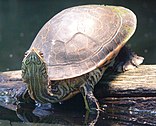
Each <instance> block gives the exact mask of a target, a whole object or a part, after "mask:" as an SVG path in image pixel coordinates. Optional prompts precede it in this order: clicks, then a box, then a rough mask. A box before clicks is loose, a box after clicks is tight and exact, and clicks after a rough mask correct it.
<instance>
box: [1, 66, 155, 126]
mask: <svg viewBox="0 0 156 126" xmlns="http://www.w3.org/2000/svg"><path fill="white" fill-rule="evenodd" d="M21 86H25V83H23V82H22V79H21V71H20V70H18V71H8V72H1V73H0V105H2V106H5V107H7V108H9V109H12V110H16V108H15V107H12V106H13V103H14V102H15V101H16V99H15V95H16V93H17V92H18V91H19V90H20V87H21ZM94 94H95V96H96V97H97V98H98V99H99V102H100V105H101V108H103V109H104V115H103V116H106V115H107V117H105V118H111V119H117V120H120V121H122V122H123V123H125V124H126V123H128V124H134V123H136V124H145V125H146V124H148V125H156V65H141V66H139V67H138V68H136V69H133V70H129V71H126V72H124V73H113V72H112V71H111V70H110V69H108V70H107V72H106V73H105V74H104V75H103V78H102V79H101V81H100V82H99V84H98V85H96V88H95V92H94ZM3 96H8V97H9V98H7V99H5V98H6V97H5V98H3ZM8 99H9V100H8ZM10 99H11V100H10ZM6 103H7V104H6ZM8 105H10V106H8ZM68 105H69V104H68Z"/></svg>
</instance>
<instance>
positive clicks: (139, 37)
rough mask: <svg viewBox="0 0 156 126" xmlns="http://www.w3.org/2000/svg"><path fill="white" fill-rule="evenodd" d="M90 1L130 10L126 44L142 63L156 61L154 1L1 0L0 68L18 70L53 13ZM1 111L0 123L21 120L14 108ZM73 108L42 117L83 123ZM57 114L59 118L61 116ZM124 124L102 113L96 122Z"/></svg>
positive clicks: (80, 115)
mask: <svg viewBox="0 0 156 126" xmlns="http://www.w3.org/2000/svg"><path fill="white" fill-rule="evenodd" d="M90 3H92V4H105V5H121V6H125V7H127V8H130V9H131V10H133V12H134V13H135V14H136V15H137V18H138V26H137V30H136V32H135V34H134V35H133V37H132V38H131V40H130V41H129V43H128V45H129V46H131V48H132V49H133V50H134V51H135V52H137V53H138V54H140V55H142V56H144V58H145V61H144V64H155V63H156V50H155V47H156V42H155V41H156V37H155V34H156V8H155V1H154V0H150V1H147V0H137V1H136V0H131V1H125V0H118V1H116V0H96V1H95V0H85V1H84V0H75V1H71V0H69V1H61V0H53V1H50V0H44V1H43V0H31V1H28V0H27V1H25V0H20V1H17V0H1V1H0V55H1V58H0V71H6V70H16V69H20V67H21V61H22V58H23V55H24V52H25V51H26V50H27V49H28V48H29V47H30V45H31V43H32V41H33V39H34V37H35V36H36V34H37V33H38V31H39V30H40V28H41V27H42V26H43V25H44V24H45V23H46V22H47V21H48V20H49V19H50V18H51V17H52V16H54V15H55V14H56V13H58V12H59V11H61V10H62V9H65V8H67V7H71V6H75V5H82V4H90ZM5 100H6V99H5ZM80 105H81V104H80ZM66 106H68V105H66ZM81 106H82V105H81ZM75 107H77V108H78V106H76V105H75ZM77 108H76V109H77ZM0 110H1V111H0V115H3V116H0V125H1V124H10V123H11V124H14V125H15V124H17V123H16V122H21V119H19V117H18V116H17V114H16V112H15V111H11V110H8V109H4V108H0ZM81 110H83V109H80V111H81ZM135 110H136V109H135ZM72 111H73V112H71V111H66V112H63V110H62V111H61V112H60V111H57V110H56V112H55V115H56V113H57V115H58V116H57V117H56V116H52V115H53V113H51V116H52V117H51V118H50V119H49V118H48V117H44V118H43V120H53V119H52V118H53V117H55V118H56V119H55V121H58V120H61V121H62V123H67V122H70V121H71V120H72V121H73V120H74V121H75V122H72V123H71V125H72V124H77V125H82V124H83V123H84V120H85V119H84V116H83V115H84V113H79V112H77V111H75V109H73V110H72ZM137 112H138V111H137ZM67 113H68V115H67ZM29 114H31V113H29ZM32 116H34V115H32ZM60 117H62V118H61V119H60ZM66 117H67V119H66ZM45 118H46V119H45ZM64 120H65V121H64ZM67 120H68V121H67ZM69 120H70V121H69ZM40 121H41V120H40ZM61 121H60V122H61ZM45 122H46V121H45ZM58 122H59V121H58ZM62 123H61V124H62ZM124 123H125V122H122V121H120V120H118V121H114V120H112V119H111V120H110V119H107V117H105V116H100V117H99V120H98V122H97V125H98V124H105V125H119V124H124ZM58 124H60V123H58ZM61 124H60V125H61ZM69 124H70V123H69Z"/></svg>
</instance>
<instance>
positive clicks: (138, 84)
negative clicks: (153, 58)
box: [95, 65, 156, 97]
mask: <svg viewBox="0 0 156 126" xmlns="http://www.w3.org/2000/svg"><path fill="white" fill-rule="evenodd" d="M96 88H97V90H96V91H95V94H96V95H97V96H100V97H109V96H110V97H112V96H115V97H125V96H129V97H132V96H133V97H139V96H140V97H141V96H156V65H141V66H139V67H138V68H136V69H133V70H129V71H126V72H123V73H113V72H112V71H109V70H107V72H106V73H105V74H104V76H103V78H102V79H101V81H100V82H99V84H98V85H97V87H96ZM103 92H104V93H103Z"/></svg>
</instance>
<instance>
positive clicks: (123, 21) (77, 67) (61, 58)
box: [20, 5, 143, 112]
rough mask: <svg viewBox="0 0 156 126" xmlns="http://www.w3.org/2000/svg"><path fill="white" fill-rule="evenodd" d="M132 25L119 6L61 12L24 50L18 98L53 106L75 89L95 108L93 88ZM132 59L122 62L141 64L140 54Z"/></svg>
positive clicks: (130, 16)
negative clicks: (20, 90)
mask: <svg viewBox="0 0 156 126" xmlns="http://www.w3.org/2000/svg"><path fill="white" fill-rule="evenodd" d="M136 24H137V18H136V15H135V14H134V13H133V12H132V11H131V10H130V9H127V8H125V7H121V6H110V5H80V6H74V7H70V8H66V9H64V10H62V11H61V12H59V13H58V14H56V15H55V16H53V17H52V18H51V19H50V20H49V21H47V23H45V25H44V26H43V27H42V28H41V30H40V31H39V33H38V34H37V36H36V37H35V39H34V41H33V43H32V45H31V46H30V48H29V49H28V51H26V53H25V56H24V59H23V61H22V67H21V69H22V79H23V82H25V83H26V85H27V87H26V88H25V89H24V90H22V92H21V93H20V97H21V98H22V99H23V100H25V99H26V96H29V97H30V98H31V99H32V100H33V101H35V102H39V103H41V104H44V103H52V104H53V103H58V102H62V101H65V100H67V99H70V98H72V97H73V96H75V95H76V94H78V93H81V94H82V96H83V99H84V103H85V108H86V110H87V111H89V112H94V111H99V110H100V107H99V102H98V100H97V98H96V97H95V96H94V93H93V92H94V87H95V85H96V84H97V83H98V82H99V80H100V79H101V78H102V75H103V74H104V72H105V70H106V69H107V68H108V66H109V65H110V64H111V63H113V62H114V61H115V59H116V57H117V56H118V54H119V52H120V51H121V50H122V48H124V47H125V44H126V42H127V41H128V40H129V39H130V37H131V36H132V35H133V34H134V32H135V29H136ZM130 54H133V53H130ZM124 56H126V53H125V54H123V57H124ZM133 57H135V56H134V55H132V56H131V58H129V59H128V60H127V59H126V61H127V62H128V61H131V64H132V65H133V66H135V67H137V66H138V65H139V64H141V63H142V61H143V58H142V57H139V56H138V57H139V58H138V57H137V58H135V59H136V60H135V61H136V62H132V60H133ZM127 62H124V64H126V63H127ZM118 64H120V62H119V63H118ZM124 64H122V65H121V64H120V66H122V68H123V66H124ZM117 66H118V65H117ZM126 68H127V67H125V69H124V70H126Z"/></svg>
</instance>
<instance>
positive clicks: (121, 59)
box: [113, 46, 144, 72]
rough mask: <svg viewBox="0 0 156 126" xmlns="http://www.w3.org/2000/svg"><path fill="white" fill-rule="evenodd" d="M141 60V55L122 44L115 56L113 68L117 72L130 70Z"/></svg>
mask: <svg viewBox="0 0 156 126" xmlns="http://www.w3.org/2000/svg"><path fill="white" fill-rule="evenodd" d="M143 60H144V58H143V57H141V56H138V55H137V54H136V53H134V52H132V51H131V50H130V49H129V48H128V47H126V46H124V47H123V48H122V49H121V50H120V52H119V54H118V55H117V57H116V58H115V62H114V65H113V68H114V70H115V71H117V72H123V71H127V70H131V69H134V68H136V67H138V66H139V65H140V64H141V63H142V62H143Z"/></svg>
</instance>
